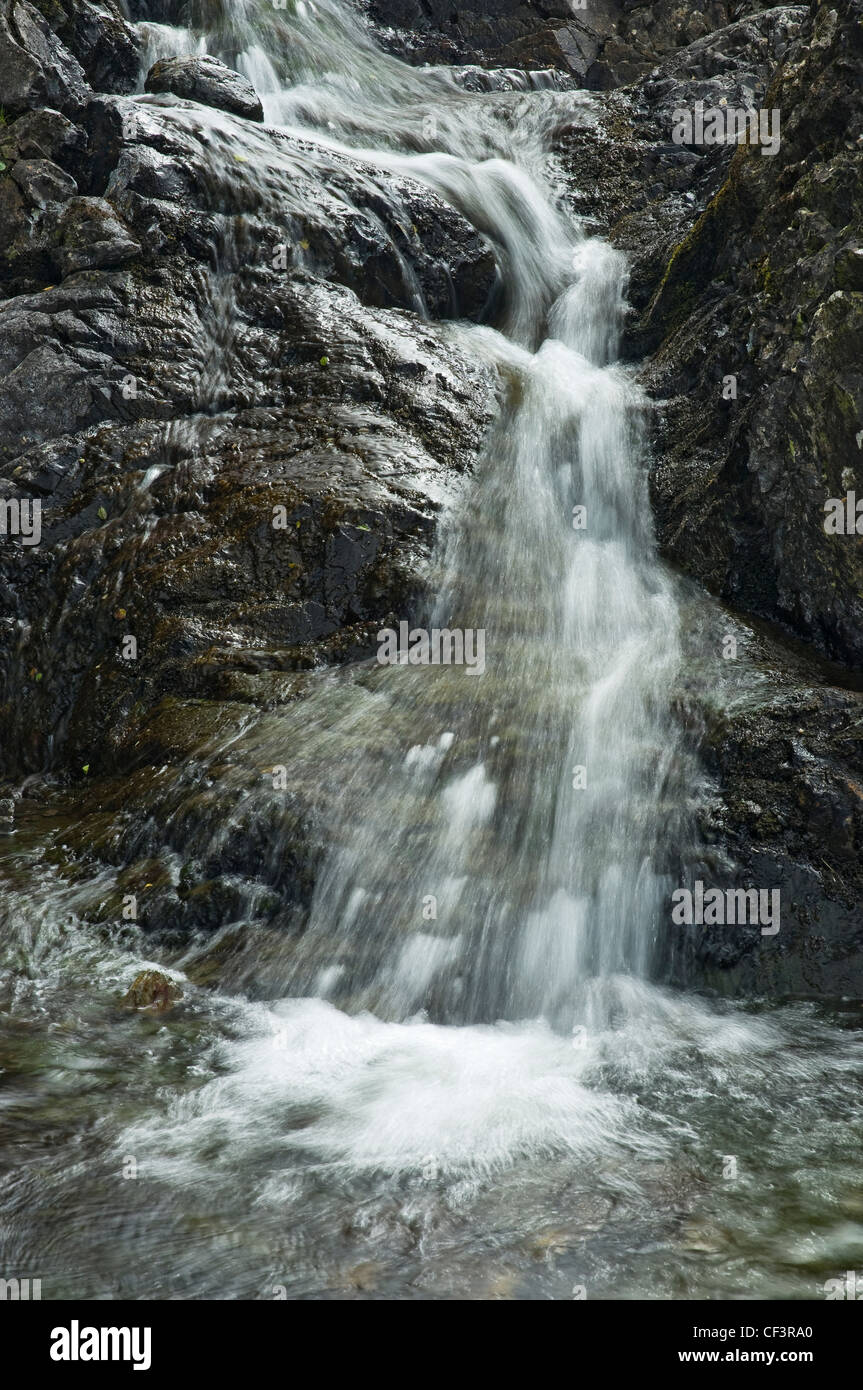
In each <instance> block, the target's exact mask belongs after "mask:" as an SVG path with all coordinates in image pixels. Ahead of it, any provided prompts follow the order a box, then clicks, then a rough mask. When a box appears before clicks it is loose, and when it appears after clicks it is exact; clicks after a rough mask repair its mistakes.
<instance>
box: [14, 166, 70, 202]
mask: <svg viewBox="0 0 863 1390" xmlns="http://www.w3.org/2000/svg"><path fill="white" fill-rule="evenodd" d="M11 176H12V178H13V179H14V181H15V183H17V185H18V187H19V188H20V189H21V192H22V193H23V194H24V197H25V199H26V201H27V202H28V203H29V204H30V206H31V207H35V208H44V207H47V205H48V204H49V203H62V202H65V200H66V199H67V198H71V197H73V195H74V194H75V193H77V192H78V185H77V184H76V182H75V180H74V179H73V178H72V177H71V176H70V175H69V174H64V172H63V170H62V169H60V168H58V166H57V165H56V164H52V163H51V161H50V159H19V160H18V161H17V162H16V163H15V164H14V165H13V167H12V175H11Z"/></svg>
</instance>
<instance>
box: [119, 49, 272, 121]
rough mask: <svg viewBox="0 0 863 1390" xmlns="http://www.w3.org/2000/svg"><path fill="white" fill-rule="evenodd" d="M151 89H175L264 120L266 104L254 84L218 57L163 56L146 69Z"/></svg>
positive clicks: (147, 88) (178, 93)
mask: <svg viewBox="0 0 863 1390" xmlns="http://www.w3.org/2000/svg"><path fill="white" fill-rule="evenodd" d="M144 88H145V91H148V92H173V94H174V96H178V97H184V98H185V99H186V100H187V101H200V102H201V103H203V105H204V106H214V107H216V108H217V109H218V110H220V111H230V112H231V114H232V115H234V116H244V117H245V118H246V120H249V121H262V120H263V119H264V108H263V106H262V105H261V99H260V97H259V96H258V94H257V92H256V91H255V89H254V87H253V86H252V84H251V82H247V81H246V79H245V78H244V77H241V76H240V74H239V73H238V72H234V71H233V70H232V69H231V68H229V67H227V66H226V65H225V64H224V63H223V62H221V61H220V60H219V59H218V58H211V57H210V55H209V54H204V55H202V56H201V57H195V58H160V59H159V61H158V62H157V63H154V64H153V66H152V67H151V68H150V71H149V72H148V73H147V80H146V82H145V84H144Z"/></svg>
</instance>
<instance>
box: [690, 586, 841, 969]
mask: <svg viewBox="0 0 863 1390" xmlns="http://www.w3.org/2000/svg"><path fill="white" fill-rule="evenodd" d="M711 623H712V624H714V626H713V628H712V631H711V632H710V633H709V634H705V636H706V640H707V645H708V647H709V648H712V650H713V651H715V652H716V653H717V657H716V662H715V666H716V690H715V692H714V700H713V701H712V702H711V703H710V704H709V705H708V704H707V703H706V702H705V701H704V699H703V697H697V698H695V699H694V703H690V706H689V708H690V718H694V719H695V721H696V723H697V725H698V726H699V729H700V738H699V744H700V748H701V755H702V760H703V764H704V766H705V769H706V771H707V773H708V775H709V776H710V777H711V779H712V780H713V794H712V795H711V796H710V797H708V798H707V800H705V801H703V803H702V809H701V813H700V831H701V839H702V854H701V858H700V860H699V862H698V863H697V864H696V865H694V866H693V867H692V868H691V871H690V880H694V879H697V878H700V879H701V880H702V881H703V882H705V883H708V884H710V885H712V886H717V887H720V888H723V889H725V888H740V887H744V888H751V887H758V888H767V889H772V888H778V889H779V890H780V895H781V897H780V914H779V925H780V929H779V932H778V933H777V934H776V935H775V936H768V937H764V936H762V935H761V932H760V928H759V927H758V926H739V925H738V926H715V927H701V928H699V927H684V928H678V929H677V932H678V936H677V939H676V941H675V951H676V958H675V963H674V967H673V973H674V976H675V978H676V979H677V980H678V981H680V982H681V983H684V984H687V985H692V984H693V983H694V984H697V985H705V986H708V987H710V988H712V989H715V990H717V991H719V992H720V993H722V994H728V995H745V994H750V993H754V994H764V995H770V996H773V997H776V996H782V995H814V996H827V997H831V996H832V997H839V996H842V995H847V996H851V997H857V996H859V992H860V977H861V969H863V918H861V915H860V911H859V903H860V900H861V895H863V860H861V854H860V847H861V844H863V690H861V689H860V688H858V687H859V684H860V683H859V682H857V683H856V684H849V682H848V678H847V676H846V675H845V673H844V672H843V671H842V670H841V669H840V668H838V667H835V666H830V665H828V664H827V663H823V662H819V661H817V660H815V659H814V658H813V656H812V654H811V653H807V652H806V650H805V649H804V648H803V647H802V645H800V646H797V647H796V648H794V649H792V648H789V647H788V646H787V645H786V644H785V643H784V642H783V641H782V640H781V637H780V635H779V634H777V633H776V632H775V631H771V630H769V629H767V628H765V627H762V626H759V627H757V628H755V627H752V626H750V625H749V624H747V623H745V622H743V621H742V620H741V619H739V618H737V617H734V616H733V615H731V614H727V615H726V617H725V619H724V621H723V620H722V617H721V614H720V613H718V612H716V613H715V614H714V616H713V618H712V619H711ZM728 633H731V634H733V635H734V636H735V638H736V640H737V641H738V642H739V645H740V654H739V660H738V661H732V662H725V661H723V660H722V658H721V657H720V656H719V652H720V651H721V647H722V640H723V637H725V636H726V635H727V634H728ZM689 658H690V660H693V661H698V660H703V649H702V651H701V652H699V653H696V652H695V650H694V648H693V649H692V650H691V651H690V653H689Z"/></svg>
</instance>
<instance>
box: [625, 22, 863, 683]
mask: <svg viewBox="0 0 863 1390" xmlns="http://www.w3.org/2000/svg"><path fill="white" fill-rule="evenodd" d="M860 21H861V12H860V6H859V4H857V3H855V2H854V0H837V3H836V4H835V5H834V6H833V7H831V8H828V7H822V8H821V9H819V10H818V12H817V14H816V16H815V18H814V22H813V25H812V28H811V30H807V32H806V34H805V35H804V37H803V39H801V41H800V42H799V43H798V44H797V45H796V46H795V47H794V48H792V49H791V50H790V52H789V53H788V54H787V56H786V60H785V63H784V65H783V67H782V68H781V69H780V71H779V73H778V75H777V77H776V79H775V80H774V82H773V84H772V86H771V88H770V90H769V92H768V93H767V95H766V97H765V101H766V103H767V105H768V106H769V107H771V108H773V107H775V108H777V109H778V110H779V111H780V112H781V132H782V135H781V144H780V148H779V152H778V153H777V154H776V155H775V156H774V157H770V158H764V157H763V156H762V155H761V154H760V151H759V150H758V149H757V148H749V147H746V146H743V147H740V148H739V149H738V150H737V151H736V153H735V155H734V158H733V160H732V162H731V164H730V166H729V169H728V174H727V177H726V179H725V181H724V183H723V185H722V187H721V188H720V190H719V191H718V193H717V194H716V195H715V197H714V198H713V199H712V201H711V202H710V203H709V205H708V207H707V208H706V210H705V211H704V213H703V215H702V216H701V217H700V218H699V220H698V221H697V223H696V224H695V226H694V227H693V229H692V231H691V233H690V234H689V236H688V237H687V238H685V239H684V240H683V241H682V242H681V243H680V244H679V246H678V247H677V248H676V250H675V251H674V252H673V254H672V256H671V259H670V260H669V262H668V265H667V268H666V271H665V274H664V276H663V279H662V282H661V284H660V286H659V288H658V289H657V291H656V294H655V296H654V299H653V301H652V303H651V305H650V307H649V309H648V310H647V312H646V313H645V315H644V317H643V320H642V324H641V328H642V332H643V334H644V335H646V336H645V338H644V339H643V341H650V340H651V339H652V341H653V343H654V344H655V343H657V342H658V343H659V344H660V345H659V347H658V350H657V352H656V356H655V359H654V366H653V369H652V371H651V375H650V383H651V387H652V389H653V391H654V392H655V394H656V395H657V396H659V397H662V398H664V400H665V401H667V405H666V407H665V408H664V410H663V413H662V416H661V420H660V428H659V434H658V441H657V454H656V462H655V465H654V468H653V471H652V477H651V481H652V493H653V499H654V504H655V508H656V512H657V518H658V524H659V535H660V541H661V544H662V545H663V548H664V549H665V551H666V553H667V554H668V555H669V556H671V557H672V558H673V559H674V560H675V561H676V562H678V563H679V564H681V565H682V566H683V567H684V568H685V569H687V570H688V571H689V572H690V573H692V574H694V575H696V576H697V577H698V578H699V579H700V580H701V581H702V582H703V583H705V584H706V585H707V586H708V587H709V588H710V589H711V590H712V591H713V592H714V593H717V594H719V595H721V596H722V597H724V598H726V599H728V600H729V601H730V602H732V603H734V604H735V605H737V606H738V607H740V608H741V609H744V610H746V611H748V612H751V613H754V614H757V615H760V616H763V617H766V618H769V619H771V620H774V621H777V622H780V623H782V624H783V625H784V626H785V627H786V629H787V630H789V631H790V632H793V633H795V634H797V635H799V636H801V637H803V638H805V639H806V640H807V641H809V642H811V643H813V644H814V645H815V646H816V647H817V648H819V649H820V650H821V651H822V652H823V653H825V654H826V655H827V656H829V657H831V658H834V659H836V660H839V661H841V662H844V663H846V664H847V665H849V666H851V667H853V668H858V669H859V668H861V667H863V557H861V552H860V549H859V546H858V544H857V540H856V536H855V534H853V533H852V534H851V535H846V534H829V533H828V532H827V531H826V530H825V524H824V523H825V504H826V503H827V502H828V499H830V498H837V499H846V497H847V494H848V493H849V492H852V493H853V492H855V490H859V484H860V482H861V481H863V473H861V468H860V464H859V458H860V450H859V448H858V444H857V436H858V434H859V433H860V430H861V428H863V374H861V370H860V365H859V364H860V362H861V360H863V337H861V334H863V305H861V293H860V291H859V290H858V289H857V288H855V285H856V283H857V277H856V265H857V256H856V248H858V247H859V246H860V245H861V239H863V204H861V198H860V179H859V161H860V153H859V151H860V146H861V142H863V98H861V92H860V87H859V83H857V82H856V79H855V78H854V76H853V74H854V73H855V72H856V71H857V69H858V68H859V66H860V65H861V63H863V26H861V22H860ZM731 390H733V392H734V395H733V396H731V395H730V394H729V393H730V391H731Z"/></svg>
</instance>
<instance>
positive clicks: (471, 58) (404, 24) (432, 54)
mask: <svg viewBox="0 0 863 1390" xmlns="http://www.w3.org/2000/svg"><path fill="white" fill-rule="evenodd" d="M769 8H770V3H769V0H767V3H761V0H752V2H751V3H748V4H745V5H743V4H736V3H734V0H727V2H726V0H709V3H707V4H703V5H699V6H697V7H696V6H692V5H684V4H676V3H672V4H669V3H660V4H652V5H651V4H639V3H637V0H636V2H635V3H632V0H583V2H582V3H579V0H495V3H494V4H493V5H491V6H489V5H488V4H486V3H483V0H471V3H468V4H458V5H455V6H453V5H452V4H446V3H444V0H368V4H367V6H366V10H367V13H368V14H369V16H370V18H371V19H372V21H373V22H374V24H375V26H376V30H377V33H378V36H379V38H380V39H381V41H382V42H383V44H384V46H385V47H388V48H389V49H390V50H391V51H392V52H394V53H397V54H398V55H399V57H403V58H406V59H407V60H408V61H409V62H416V63H478V64H481V65H485V66H489V67H507V66H512V67H519V68H526V69H528V70H531V69H538V68H544V67H550V68H554V67H556V68H559V69H560V70H561V71H562V72H565V73H568V74H571V75H572V76H573V77H574V78H576V79H577V81H578V83H579V85H580V86H583V87H587V88H589V89H591V90H594V91H607V90H611V89H613V88H615V87H620V86H623V85H624V84H626V83H631V82H634V81H636V80H638V79H639V78H641V77H644V76H645V75H646V74H647V73H648V72H650V70H651V69H652V68H653V67H654V66H655V65H656V63H657V62H659V61H660V60H661V59H662V58H663V57H665V56H666V55H668V54H669V53H672V52H673V51H674V50H675V49H679V48H685V47H686V46H687V45H689V44H692V43H693V42H695V41H696V40H697V39H701V38H704V37H705V36H707V35H711V34H713V33H715V31H716V30H718V29H722V28H723V27H724V26H726V25H728V24H730V23H732V22H733V21H735V20H736V19H738V18H740V17H741V15H742V14H744V13H745V14H747V15H751V14H754V13H756V12H758V11H760V10H764V9H769Z"/></svg>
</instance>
